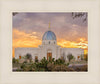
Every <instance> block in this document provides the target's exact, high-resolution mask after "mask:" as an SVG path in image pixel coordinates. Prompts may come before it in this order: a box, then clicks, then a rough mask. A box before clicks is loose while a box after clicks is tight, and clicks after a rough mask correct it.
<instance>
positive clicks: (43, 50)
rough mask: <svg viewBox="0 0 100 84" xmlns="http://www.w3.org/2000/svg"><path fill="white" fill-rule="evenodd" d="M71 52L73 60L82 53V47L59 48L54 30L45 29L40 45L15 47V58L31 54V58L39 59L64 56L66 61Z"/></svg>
mask: <svg viewBox="0 0 100 84" xmlns="http://www.w3.org/2000/svg"><path fill="white" fill-rule="evenodd" d="M69 53H71V54H72V55H73V56H74V58H75V60H78V56H81V55H84V49H81V48H61V47H60V46H58V45H57V39H56V35H55V33H54V32H52V31H51V30H50V27H49V30H48V31H46V32H45V33H44V35H43V37H42V45H40V46H38V47H37V48H15V58H16V59H18V58H21V57H23V56H26V54H31V56H32V59H33V60H35V59H36V58H37V59H38V60H41V59H42V58H43V57H45V58H46V59H47V60H48V59H49V57H50V58H55V59H58V58H62V57H63V58H64V59H65V60H66V61H67V55H68V54H69Z"/></svg>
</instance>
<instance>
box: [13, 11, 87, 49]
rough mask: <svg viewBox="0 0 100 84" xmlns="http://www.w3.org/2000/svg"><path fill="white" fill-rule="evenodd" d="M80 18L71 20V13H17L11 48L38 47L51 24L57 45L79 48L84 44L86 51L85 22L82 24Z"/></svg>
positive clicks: (14, 20) (14, 18) (14, 17)
mask: <svg viewBox="0 0 100 84" xmlns="http://www.w3.org/2000/svg"><path fill="white" fill-rule="evenodd" d="M82 18H83V17H82ZM82 18H76V19H73V18H72V16H71V13H64V12H63V13H18V14H16V15H15V16H13V48H15V47H38V45H40V44H41V41H42V36H43V34H44V33H45V32H46V31H47V30H48V26H49V22H51V26H50V27H51V31H53V32H54V33H55V34H56V37H57V42H58V45H60V46H62V47H79V46H80V45H83V43H84V46H83V47H84V49H86V48H87V47H86V46H85V44H88V41H87V40H88V29H87V21H86V22H83V21H82ZM80 39H83V40H84V42H82V40H80ZM80 42H81V43H80Z"/></svg>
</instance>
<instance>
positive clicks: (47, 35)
mask: <svg viewBox="0 0 100 84" xmlns="http://www.w3.org/2000/svg"><path fill="white" fill-rule="evenodd" d="M42 40H56V35H55V34H54V32H52V31H50V30H49V31H47V32H45V33H44V35H43V37H42Z"/></svg>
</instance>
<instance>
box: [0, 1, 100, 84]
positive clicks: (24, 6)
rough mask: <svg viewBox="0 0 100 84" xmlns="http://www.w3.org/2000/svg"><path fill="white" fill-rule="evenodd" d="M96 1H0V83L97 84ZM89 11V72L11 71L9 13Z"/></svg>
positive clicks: (99, 28)
mask: <svg viewBox="0 0 100 84" xmlns="http://www.w3.org/2000/svg"><path fill="white" fill-rule="evenodd" d="M99 7H100V2H99V0H87V1H86V0H61V1H60V0H58V1H57V0H47V1H45V0H37V1H36V0H34V1H32V0H19V1H18V0H1V1H0V13H1V14H0V23H1V25H0V55H1V56H0V84H20V83H21V84H33V83H34V84H51V83H53V84H78V83H79V84H100V61H99V59H100V52H99V51H100V38H99V35H100V34H99V31H100V25H99V22H100V8H99ZM79 11H80V12H82V11H83V12H88V44H89V46H88V54H89V62H88V65H89V66H88V68H89V70H88V72H12V12H79Z"/></svg>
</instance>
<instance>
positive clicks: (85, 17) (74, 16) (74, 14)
mask: <svg viewBox="0 0 100 84" xmlns="http://www.w3.org/2000/svg"><path fill="white" fill-rule="evenodd" d="M87 16H88V15H87V13H86V12H78V13H76V12H72V17H73V19H75V18H80V17H84V18H83V22H84V21H86V20H87Z"/></svg>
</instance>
